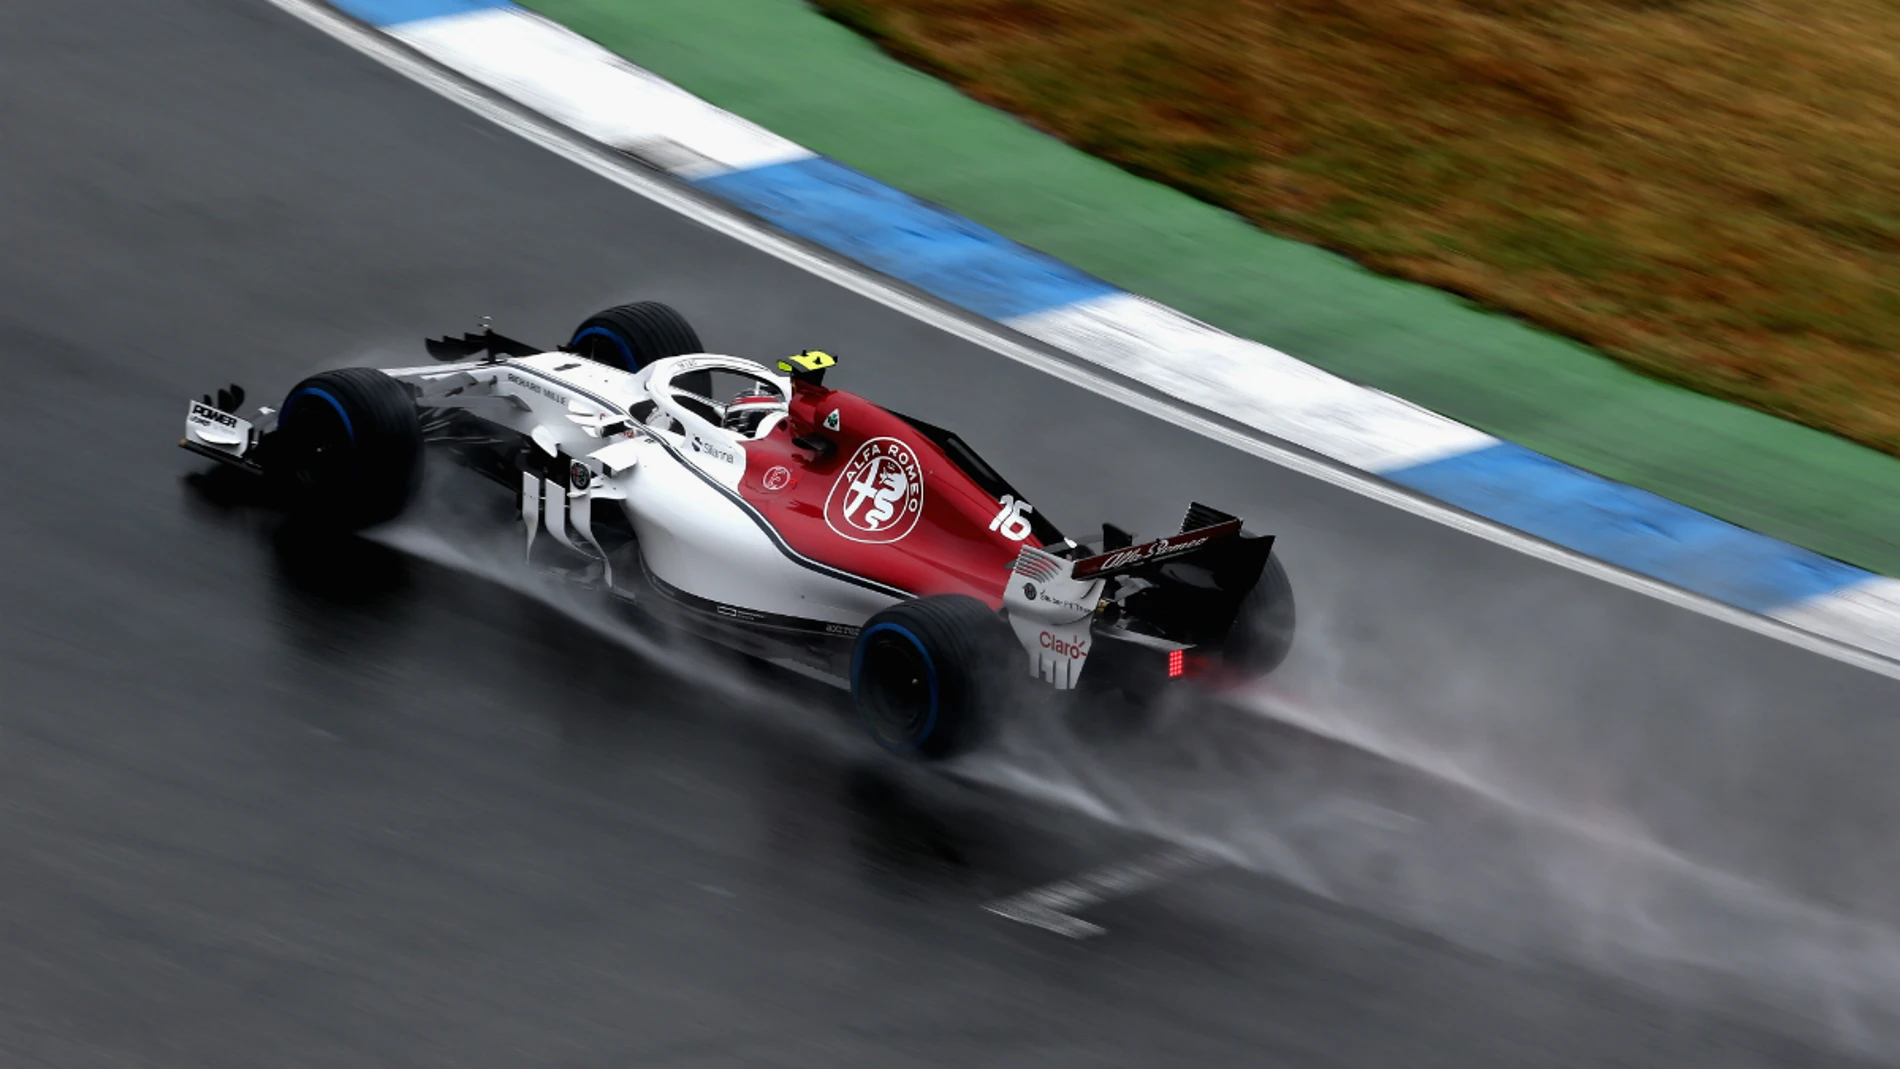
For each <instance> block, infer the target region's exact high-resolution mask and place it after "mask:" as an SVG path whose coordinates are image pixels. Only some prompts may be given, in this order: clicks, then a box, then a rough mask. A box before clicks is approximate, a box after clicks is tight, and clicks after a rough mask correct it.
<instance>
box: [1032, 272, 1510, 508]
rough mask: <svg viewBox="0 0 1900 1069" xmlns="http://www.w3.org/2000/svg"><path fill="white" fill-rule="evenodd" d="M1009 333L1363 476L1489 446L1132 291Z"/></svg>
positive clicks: (1039, 317)
mask: <svg viewBox="0 0 1900 1069" xmlns="http://www.w3.org/2000/svg"><path fill="white" fill-rule="evenodd" d="M1009 326H1011V327H1013V328H1014V329H1016V330H1019V331H1021V332H1023V333H1024V334H1027V335H1029V336H1030V337H1032V338H1035V339H1036V340H1037V341H1041V342H1045V343H1047V344H1049V345H1052V346H1054V347H1055V348H1057V349H1061V350H1063V351H1064V352H1070V353H1077V354H1080V355H1084V356H1086V357H1087V359H1088V360H1089V362H1091V363H1094V364H1100V365H1102V366H1103V367H1106V368H1109V369H1110V370H1112V371H1115V372H1118V373H1120V374H1122V375H1123V376H1125V377H1127V378H1129V379H1132V380H1134V381H1135V382H1139V383H1143V384H1144V385H1147V386H1151V387H1153V388H1154V389H1157V390H1160V391H1161V392H1162V393H1165V394H1167V395H1168V396H1170V397H1174V398H1176V399H1178V400H1181V401H1184V402H1186V403H1187V404H1190V405H1193V406H1194V407H1196V408H1203V409H1207V410H1209V411H1211V412H1216V413H1218V414H1220V415H1222V416H1226V417H1227V418H1228V419H1231V420H1233V421H1234V422H1236V423H1240V424H1244V425H1246V426H1249V427H1253V428H1256V429H1258V430H1262V431H1265V432H1267V433H1268V434H1271V435H1273V436H1274V437H1276V438H1280V439H1283V440H1285V441H1289V442H1292V443H1293V444H1294V445H1298V446H1304V447H1305V448H1307V449H1311V450H1313V451H1314V452H1316V453H1319V454H1320V455H1322V456H1326V457H1331V458H1332V459H1334V460H1337V461H1339V462H1340V463H1342V464H1346V465H1349V466H1351V467H1355V468H1359V469H1361V470H1363V471H1375V472H1377V471H1398V470H1400V469H1402V468H1409V467H1412V466H1413V465H1416V464H1426V463H1430V462H1431V461H1434V460H1441V459H1443V458H1445V457H1449V456H1457V455H1458V454H1461V453H1470V452H1473V451H1476V450H1479V449H1485V448H1488V447H1490V446H1493V445H1496V444H1497V442H1498V440H1497V439H1496V438H1493V437H1491V436H1490V435H1488V434H1485V433H1484V432H1483V431H1479V430H1474V429H1472V428H1470V427H1467V426H1465V425H1464V424H1462V423H1459V422H1457V421H1456V420H1450V419H1446V418H1445V417H1444V416H1441V415H1439V414H1438V413H1436V412H1432V411H1430V410H1429V409H1424V408H1420V407H1419V406H1417V405H1414V404H1411V403H1409V402H1406V401H1401V400H1399V399H1398V398H1396V397H1393V396H1391V395H1390V394H1384V393H1380V392H1378V391H1376V390H1368V389H1366V388H1365V387H1363V386H1357V385H1354V384H1353V383H1350V382H1347V381H1346V380H1345V379H1342V378H1340V377H1339V376H1337V375H1333V374H1330V373H1328V372H1325V371H1321V370H1320V369H1319V368H1316V367H1314V366H1313V365H1311V364H1308V363H1306V362H1304V361H1302V360H1297V359H1295V358H1293V357H1291V356H1288V355H1287V354H1285V353H1283V352H1280V351H1279V350H1277V349H1274V348H1271V347H1269V346H1265V345H1262V344H1260V343H1259V342H1255V341H1248V340H1247V339H1245V338H1239V337H1236V336H1234V335H1232V334H1229V333H1227V332H1226V331H1224V330H1220V329H1217V328H1215V327H1212V326H1209V325H1208V324H1206V323H1202V322H1200V321H1199V320H1197V319H1193V318H1191V317H1189V316H1186V315H1183V314H1181V313H1180V312H1177V311H1175V310H1174V309H1172V308H1168V307H1166V306H1165V305H1160V304H1156V303H1155V302H1153V301H1150V300H1147V299H1146V298H1143V297H1137V296H1135V295H1134V294H1132V293H1111V294H1108V295H1107V296H1103V297H1096V298H1093V299H1091V300H1087V301H1081V302H1078V303H1076V304H1070V305H1064V306H1063V307H1061V308H1051V309H1049V310H1048V311H1045V312H1036V313H1034V314H1032V315H1026V316H1018V317H1016V318H1015V319H1012V320H1010V321H1009Z"/></svg>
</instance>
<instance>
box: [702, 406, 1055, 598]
mask: <svg viewBox="0 0 1900 1069" xmlns="http://www.w3.org/2000/svg"><path fill="white" fill-rule="evenodd" d="M801 442H802V443H803V444H801ZM825 442H829V443H830V447H829V448H823V443H825ZM740 493H741V494H742V495H743V496H744V497H745V499H746V500H747V501H748V502H750V503H751V504H752V505H753V506H754V507H756V508H757V509H758V510H759V511H760V512H761V513H762V514H763V515H764V516H765V518H766V520H767V522H769V523H771V524H772V526H773V527H774V528H776V529H777V531H778V532H779V535H780V537H782V538H784V539H785V541H786V543H787V544H788V545H790V546H791V547H792V548H793V549H794V550H796V551H797V552H798V553H800V554H802V555H804V556H806V557H809V558H811V559H812V560H815V561H818V562H820V563H823V564H828V565H831V566H832V567H834V568H841V569H843V570H845V571H848V572H852V573H853V574H856V575H861V576H863V577H865V578H866V579H871V580H875V581H877V582H880V583H884V584H887V585H889V586H894V587H898V588H900V589H903V590H906V591H908V592H910V593H912V594H916V595H919V596H922V595H928V594H970V595H972V596H975V597H978V598H981V599H983V600H984V601H986V602H988V603H989V604H990V605H992V606H995V607H1001V605H1002V603H1003V587H1004V584H1005V582H1006V581H1007V580H1008V578H1009V573H1010V569H1011V567H1012V566H1013V565H1014V564H1015V561H1016V556H1017V553H1018V552H1019V551H1020V550H1021V548H1022V547H1023V546H1024V545H1031V546H1036V547H1038V548H1040V547H1041V545H1042V543H1041V542H1040V541H1039V540H1038V539H1037V538H1036V537H1035V535H1034V534H1028V535H1027V536H1026V537H1023V538H1020V539H1015V538H1011V537H1010V536H1009V534H1010V532H1012V531H1017V530H1020V529H1021V527H1020V525H1019V524H1018V525H1010V524H998V523H996V522H995V521H997V520H998V519H999V517H1001V516H1002V515H1003V514H1004V513H1005V512H1006V511H1007V507H1006V505H1005V503H1004V502H1002V501H1000V500H998V499H997V498H995V497H993V496H991V495H990V494H989V493H988V492H987V491H985V490H984V489H983V488H982V487H981V486H979V485H977V483H976V482H975V480H973V479H972V478H971V477H970V476H969V475H968V474H966V473H965V472H964V471H963V470H962V469H961V468H960V467H958V466H957V464H956V463H955V462H954V461H952V460H951V459H950V458H949V457H948V456H946V455H945V454H944V452H943V450H942V449H940V448H938V446H937V445H936V443H934V442H932V441H931V440H930V439H929V438H927V437H925V436H924V435H923V434H922V433H921V432H919V431H918V430H917V428H915V427H913V426H911V425H910V424H909V423H907V422H905V421H904V420H903V419H902V418H901V417H899V416H896V415H893V414H892V413H890V412H887V411H885V410H884V409H882V408H879V407H878V406H877V405H874V404H872V403H871V402H869V401H866V400H864V399H863V398H861V397H858V396H856V395H854V394H850V393H846V392H844V391H842V390H828V389H825V388H824V387H822V386H816V385H813V384H811V383H808V382H797V383H795V384H794V386H793V390H792V397H791V405H790V412H789V414H788V416H787V418H786V419H785V420H783V421H782V422H780V423H779V424H778V426H777V427H775V428H774V429H773V430H772V431H771V432H770V433H768V434H767V435H766V436H765V437H764V438H761V439H758V440H756V441H752V442H748V443H746V472H745V476H744V479H743V480H742V481H741V484H740ZM992 527H996V528H997V529H996V530H992Z"/></svg>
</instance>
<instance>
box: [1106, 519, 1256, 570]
mask: <svg viewBox="0 0 1900 1069" xmlns="http://www.w3.org/2000/svg"><path fill="white" fill-rule="evenodd" d="M1239 533H1240V521H1239V520H1228V521H1226V522H1224V523H1217V524H1214V525H1213V526H1212V527H1203V528H1201V529H1200V530H1198V531H1182V532H1181V533H1180V534H1172V535H1168V536H1167V537H1165V538H1157V539H1155V540H1154V541H1152V542H1143V543H1142V544H1141V545H1138V546H1124V547H1122V548H1121V549H1111V550H1109V551H1108V552H1107V553H1101V554H1097V555H1096V556H1093V557H1084V558H1082V559H1081V560H1079V561H1076V562H1075V570H1074V572H1073V573H1071V574H1073V575H1074V576H1075V578H1077V579H1094V578H1098V577H1101V576H1107V575H1113V574H1115V573H1116V572H1124V571H1127V570H1129V569H1130V568H1137V567H1140V566H1141V565H1144V564H1149V563H1152V562H1154V561H1158V560H1165V559H1167V558H1169V557H1178V556H1180V555H1181V554H1183V553H1188V552H1191V551H1193V550H1196V549H1199V548H1201V547H1202V546H1204V545H1206V544H1208V543H1209V542H1213V541H1215V540H1217V539H1222V538H1231V537H1233V536H1234V535H1237V534H1239Z"/></svg>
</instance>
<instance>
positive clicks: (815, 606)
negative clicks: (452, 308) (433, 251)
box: [180, 302, 1293, 757]
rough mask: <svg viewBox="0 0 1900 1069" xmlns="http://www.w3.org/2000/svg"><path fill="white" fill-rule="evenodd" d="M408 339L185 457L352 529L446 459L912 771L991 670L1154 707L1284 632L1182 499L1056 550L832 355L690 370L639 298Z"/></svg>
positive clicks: (1248, 669)
mask: <svg viewBox="0 0 1900 1069" xmlns="http://www.w3.org/2000/svg"><path fill="white" fill-rule="evenodd" d="M427 348H428V351H429V354H430V355H431V356H432V357H433V358H435V359H436V360H438V361H442V363H438V364H435V365H431V366H427V367H415V368H400V369H392V370H375V369H370V368H348V369H344V370H337V371H325V372H322V373H320V374H317V375H313V376H311V377H310V378H307V379H305V380H304V381H303V382H301V383H299V384H298V385H297V386H296V388H295V389H293V390H291V391H290V393H289V395H288V396H286V397H285V399H284V403H283V405H282V406H281V407H280V408H278V409H277V410H275V411H272V410H271V409H268V408H260V409H259V410H258V414H257V415H256V417H255V418H250V419H247V418H243V417H240V416H239V414H238V410H239V407H240V406H241V405H242V404H243V391H242V390H241V389H239V388H238V387H236V386H232V387H230V388H229V389H226V390H221V391H219V393H218V395H217V396H216V397H209V396H207V397H206V398H204V399H203V400H201V401H194V402H191V404H190V407H189V409H188V411H187V414H186V420H185V437H184V440H183V441H182V442H181V443H180V444H181V445H183V446H184V447H185V448H186V449H189V450H191V451H192V452H194V453H198V454H200V455H203V456H206V457H209V458H211V459H214V460H217V461H219V462H221V463H224V464H229V465H234V466H237V467H239V468H243V469H246V470H249V471H252V472H255V473H257V474H258V475H259V476H262V477H264V478H265V479H268V480H270V481H271V482H272V483H273V484H274V485H275V486H276V487H278V488H279V489H280V490H281V492H282V497H283V499H284V500H285V502H286V503H287V504H288V506H289V508H290V509H291V511H292V514H293V518H299V519H301V520H303V521H306V522H314V523H318V524H322V525H326V526H333V527H341V528H346V529H359V528H363V527H367V526H370V525H374V524H377V523H381V522H383V521H386V520H390V519H393V518H394V517H396V516H397V515H398V514H399V513H401V512H402V511H403V509H404V507H405V506H406V505H408V503H409V502H410V500H411V498H412V497H414V495H415V493H416V491H417V488H418V486H419V483H420V480H421V475H422V468H423V461H424V457H425V454H428V453H435V454H436V455H443V454H447V455H450V456H453V457H454V458H455V459H456V460H458V461H459V462H460V463H462V464H465V465H467V466H469V467H471V468H473V469H474V470H475V471H477V472H480V473H482V474H485V475H487V476H489V477H491V478H493V479H494V480H495V481H497V482H499V483H501V484H502V485H503V486H505V487H506V488H507V489H508V491H509V492H510V493H512V494H514V495H517V500H518V504H519V509H520V520H521V525H522V529H523V534H522V539H523V542H524V546H525V552H526V553H527V554H529V555H530V557H533V558H540V559H543V560H544V561H545V562H546V563H550V564H556V565H561V564H564V565H565V567H564V568H562V569H561V570H563V571H565V572H566V574H568V575H569V576H570V577H575V578H579V579H580V580H582V581H584V582H588V583H591V584H595V585H598V586H600V587H602V588H604V589H606V590H608V591H610V592H612V593H614V594H616V595H618V596H619V597H621V598H622V599H624V600H627V601H630V602H631V603H633V604H634V605H636V606H645V607H649V608H654V609H658V608H661V607H665V608H667V609H669V610H670V611H669V612H667V613H666V616H667V618H669V619H673V620H676V621H682V622H684V623H685V625H686V626H688V627H689V628H690V629H691V630H694V631H696V632H699V633H702V634H704V635H707V636H709V637H711V638H713V639H714V640H715V641H717V642H719V643H721V644H724V645H727V646H730V647H734V648H737V649H739V650H741V651H743V652H745V653H748V654H754V655H757V656H761V657H769V658H789V659H791V660H793V661H795V662H798V663H801V664H803V665H805V666H807V667H810V668H813V669H817V670H819V671H821V672H824V673H827V674H829V675H831V676H832V677H834V678H837V679H839V680H840V682H843V681H846V680H848V682H849V686H850V689H851V692H852V695H853V701H854V704H855V705H856V707H857V709H858V711H859V713H860V715H861V716H862V717H863V720H864V722H865V724H866V726H867V727H868V728H869V730H870V731H871V733H872V735H873V736H875V737H876V738H877V740H878V741H879V742H880V743H882V744H883V745H885V746H886V747H888V748H890V749H893V750H897V751H901V752H906V753H911V754H915V755H918V756H922V757H942V756H946V755H948V754H951V753H954V752H957V751H959V750H961V749H964V748H966V747H967V746H968V745H969V744H970V743H971V742H972V741H974V740H975V739H976V738H977V734H978V730H979V728H980V726H981V720H982V717H983V716H984V715H985V714H987V713H990V712H992V711H993V710H994V708H995V707H996V704H997V702H996V695H998V694H1000V693H1001V692H1002V691H1001V690H1000V689H999V688H1001V687H1006V686H1007V685H1008V684H1007V681H1008V680H1009V679H1010V678H1012V677H1013V678H1015V679H1036V680H1040V681H1042V682H1044V683H1046V684H1048V685H1050V686H1053V687H1055V688H1057V689H1061V690H1067V689H1071V688H1075V687H1077V686H1086V687H1095V686H1107V687H1112V688H1116V689H1120V690H1123V691H1125V692H1129V693H1132V694H1135V695H1138V696H1148V695H1152V693H1153V692H1154V691H1156V690H1157V689H1160V688H1165V687H1169V686H1173V685H1176V683H1175V681H1179V680H1183V679H1189V678H1199V679H1201V680H1202V681H1203V682H1204V683H1224V682H1227V681H1233V680H1244V679H1249V678H1254V677H1258V676H1260V675H1263V674H1265V673H1266V672H1269V671H1271V670H1272V669H1273V668H1274V667H1275V666H1277V665H1278V664H1279V663H1280V661H1281V660H1282V659H1283V658H1284V657H1285V655H1286V653H1287V650H1288V647H1289V645H1290V643H1291V640H1292V630H1293V601H1292V590H1291V588H1290V587H1289V585H1288V582H1287V578H1286V573H1285V571H1284V570H1283V569H1282V568H1281V566H1280V563H1279V561H1278V559H1277V558H1276V557H1274V556H1273V555H1272V549H1273V538H1272V537H1271V536H1255V535H1252V534H1249V533H1244V532H1243V531H1242V529H1241V521H1240V520H1239V519H1237V518H1235V517H1233V516H1230V515H1227V514H1225V513H1222V512H1218V511H1215V510H1214V509H1211V508H1208V507H1206V506H1204V505H1199V504H1196V505H1192V506H1190V507H1189V508H1188V509H1187V514H1186V517H1185V519H1184V520H1183V521H1182V523H1181V529H1180V531H1179V532H1178V533H1173V534H1168V535H1164V536H1162V537H1160V538H1155V539H1152V540H1150V541H1144V542H1136V541H1135V540H1134V538H1132V537H1131V536H1130V535H1129V534H1128V533H1127V532H1124V531H1122V530H1120V529H1118V528H1115V527H1112V526H1105V527H1104V528H1103V529H1102V532H1101V534H1100V536H1099V537H1097V538H1094V539H1092V540H1090V541H1088V542H1086V543H1078V542H1076V541H1073V540H1071V539H1069V538H1066V537H1064V536H1063V535H1062V533H1061V532H1059V531H1058V530H1056V528H1055V526H1054V525H1053V524H1051V523H1050V522H1049V520H1048V518H1047V517H1045V516H1044V515H1043V514H1042V513H1041V512H1040V511H1038V510H1037V509H1036V508H1035V507H1034V506H1033V505H1031V504H1030V502H1029V501H1028V500H1026V499H1024V497H1023V495H1022V494H1021V493H1019V492H1018V491H1017V490H1016V488H1015V487H1013V486H1011V485H1010V484H1009V483H1008V482H1007V481H1005V480H1004V478H1003V477H1002V476H1001V475H999V474H997V472H996V471H995V470H994V469H993V468H991V467H990V466H989V465H988V464H986V463H984V462H983V460H982V459H980V458H979V457H978V456H977V455H976V453H975V452H974V451H972V450H971V449H970V447H969V446H968V445H966V444H964V442H963V441H962V439H960V438H958V437H957V436H956V435H955V434H952V433H951V432H949V431H946V430H943V429H942V428H939V427H936V426H933V425H931V424H929V423H925V422H923V421H922V420H918V419H913V418H911V417H909V416H905V415H900V414H898V413H895V412H891V411H889V410H887V409H884V408H880V407H878V406H877V405H874V404H872V403H871V402H869V401H866V400H864V399H863V398H860V397H856V396H854V395H852V394H849V393H846V392H844V391H842V390H836V389H832V388H830V387H828V386H826V385H825V376H826V373H827V372H828V371H830V370H831V369H832V368H833V367H834V365H836V363H837V361H836V360H835V359H834V358H833V357H832V356H830V355H828V354H826V353H823V352H815V351H806V352H801V353H799V354H797V355H795V356H791V357H787V358H786V359H784V360H782V361H779V362H778V363H777V365H776V367H768V366H767V365H764V364H760V363H756V362H754V361H751V360H746V359H742V358H739V357H734V356H718V355H714V354H710V353H705V352H702V351H701V350H702V348H703V347H702V346H701V345H700V342H699V338H698V336H697V335H696V334H695V333H694V331H693V328H692V327H691V326H690V325H689V324H688V323H687V322H686V320H685V319H684V318H682V317H681V316H680V315H679V314H678V313H677V312H675V311H674V310H673V309H671V308H669V307H667V306H665V305H662V304H655V303H650V302H649V303H640V304H630V305H624V306H621V307H618V308H613V309H610V310H608V311H605V312H602V313H601V314H599V315H597V316H594V317H593V318H591V319H589V320H587V321H586V322H584V323H582V324H581V326H580V327H579V329H578V330H576V331H575V333H574V335H573V338H572V339H571V340H570V341H569V342H568V344H566V345H564V346H562V347H560V348H558V349H555V350H551V351H543V350H541V349H538V348H535V347H534V346H530V345H526V344H523V343H521V342H517V341H514V340H512V339H509V338H506V337H503V336H501V335H499V334H496V333H494V332H493V331H492V330H489V329H487V328H486V327H484V329H483V331H482V332H481V333H480V334H465V335H463V336H462V337H461V338H459V339H457V338H442V339H433V340H430V341H429V342H428V343H427ZM550 555H551V556H552V558H553V559H552V560H548V559H547V558H549V557H550ZM1020 665H1026V669H1027V670H1026V671H1025V670H1024V669H1023V668H1022V667H1013V666H1020Z"/></svg>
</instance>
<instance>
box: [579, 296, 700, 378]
mask: <svg viewBox="0 0 1900 1069" xmlns="http://www.w3.org/2000/svg"><path fill="white" fill-rule="evenodd" d="M567 349H568V351H569V352H571V353H573V354H574V355H576V356H579V357H582V358H584V359H587V360H593V361H596V362H599V363H602V364H607V365H610V366H612V367H617V368H620V369H622V370H624V371H638V370H640V369H641V368H643V367H645V366H647V365H648V364H651V363H652V362H653V361H655V360H659V359H661V358H663V357H668V356H687V355H689V354H691V353H703V352H705V351H706V349H705V346H703V345H701V344H700V341H699V334H698V333H697V332H696V331H694V330H693V325H692V324H691V323H688V322H687V321H686V317H685V316H683V315H680V314H679V313H678V312H677V311H674V310H673V308H672V306H671V305H665V304H661V303H660V302H658V301H638V302H636V303H633V304H623V305H621V306H619V307H618V308H609V309H607V310H606V311H605V312H601V313H600V314H599V315H595V316H591V317H589V318H588V320H587V321H586V322H585V323H582V324H581V325H580V326H578V327H576V328H574V336H573V337H572V338H570V339H568V343H567Z"/></svg>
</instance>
